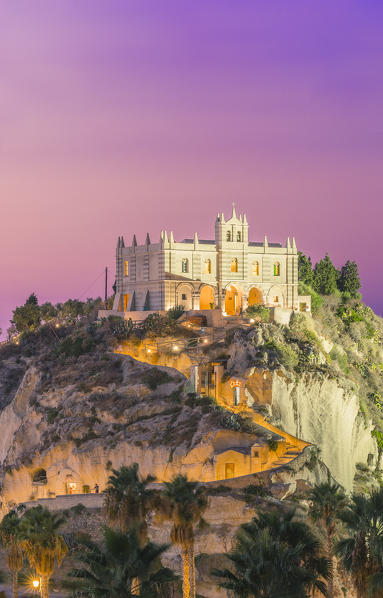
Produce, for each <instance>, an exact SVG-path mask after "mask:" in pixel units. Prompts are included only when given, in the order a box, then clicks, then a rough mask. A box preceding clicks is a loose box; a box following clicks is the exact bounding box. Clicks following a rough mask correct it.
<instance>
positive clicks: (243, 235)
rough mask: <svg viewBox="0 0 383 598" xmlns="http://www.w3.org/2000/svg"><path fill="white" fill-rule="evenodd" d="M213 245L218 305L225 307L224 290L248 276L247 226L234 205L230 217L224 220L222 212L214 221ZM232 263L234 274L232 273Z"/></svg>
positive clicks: (244, 216) (245, 220)
mask: <svg viewBox="0 0 383 598" xmlns="http://www.w3.org/2000/svg"><path fill="white" fill-rule="evenodd" d="M215 243H216V249H217V286H218V304H219V307H220V308H221V309H222V308H223V307H224V305H225V288H226V285H227V284H228V283H229V282H230V281H231V280H232V279H235V280H246V279H247V276H248V272H247V271H248V263H247V252H248V243H249V225H248V223H247V218H246V214H243V215H241V214H240V215H239V217H238V216H237V212H236V210H235V204H234V203H233V209H232V213H231V217H230V218H229V219H228V220H225V215H224V213H223V212H222V213H221V214H217V218H216V221H215ZM233 261H234V263H235V272H233V267H232V265H233Z"/></svg>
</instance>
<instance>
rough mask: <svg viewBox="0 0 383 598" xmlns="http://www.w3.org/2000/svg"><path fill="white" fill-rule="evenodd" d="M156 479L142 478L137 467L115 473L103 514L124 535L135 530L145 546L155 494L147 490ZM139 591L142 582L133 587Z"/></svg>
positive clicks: (141, 543)
mask: <svg viewBox="0 0 383 598" xmlns="http://www.w3.org/2000/svg"><path fill="white" fill-rule="evenodd" d="M154 480H155V478H154V477H153V476H151V475H149V476H146V478H140V476H139V473H138V463H133V465H131V466H130V467H126V466H122V467H121V468H120V469H119V470H116V469H112V474H111V475H110V476H109V480H108V485H107V487H106V490H105V499H104V513H105V516H106V519H107V521H108V522H109V523H110V524H112V525H113V524H114V525H116V526H117V528H118V529H119V530H121V531H123V532H126V531H127V530H128V529H131V528H134V529H135V530H136V532H137V537H138V541H139V542H140V545H141V546H144V545H145V543H146V542H147V540H148V527H147V521H146V519H147V516H148V514H149V513H150V511H152V509H153V506H154V503H155V498H156V493H155V491H154V490H151V489H150V488H148V485H149V484H150V483H152V482H154ZM133 586H134V587H136V588H137V591H136V593H137V594H138V592H139V590H138V588H139V587H140V583H139V580H136V581H135V582H134V584H133Z"/></svg>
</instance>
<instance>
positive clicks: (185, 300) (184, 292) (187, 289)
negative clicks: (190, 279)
mask: <svg viewBox="0 0 383 598" xmlns="http://www.w3.org/2000/svg"><path fill="white" fill-rule="evenodd" d="M176 298H177V305H183V306H184V309H185V311H190V310H191V309H193V287H192V286H191V285H190V284H186V283H182V284H180V285H179V286H178V287H177V294H176Z"/></svg>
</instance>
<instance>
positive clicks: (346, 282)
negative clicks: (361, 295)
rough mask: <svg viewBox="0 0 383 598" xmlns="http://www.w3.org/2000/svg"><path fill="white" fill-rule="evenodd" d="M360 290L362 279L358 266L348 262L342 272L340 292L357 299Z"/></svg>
mask: <svg viewBox="0 0 383 598" xmlns="http://www.w3.org/2000/svg"><path fill="white" fill-rule="evenodd" d="M359 289H360V278H359V271H358V264H357V263H356V262H351V261H350V260H347V262H346V263H345V265H344V266H342V269H341V272H340V277H339V290H340V291H342V292H343V293H350V295H351V297H356V296H357V293H358V290H359Z"/></svg>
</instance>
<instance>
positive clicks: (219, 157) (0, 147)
mask: <svg viewBox="0 0 383 598" xmlns="http://www.w3.org/2000/svg"><path fill="white" fill-rule="evenodd" d="M382 30H383V2H381V1H379V2H378V1H372V0H363V1H362V0H360V1H359V2H357V1H352V0H347V1H342V0H321V1H320V2H318V0H315V1H310V0H300V1H297V0H289V1H288V2H287V1H286V0H280V1H278V0H272V1H270V0H264V1H259V0H248V1H244V0H243V1H240V0H239V1H237V2H234V1H233V0H231V1H226V0H205V1H201V2H190V1H183V0H174V1H172V2H169V1H167V0H153V1H149V0H137V1H131V0H123V1H117V0H107V1H106V0H105V1H102V0H81V1H79V0H73V1H71V0H65V1H62V0H60V1H55V0H44V1H42V0H15V1H6V0H0V202H1V212H0V213H1V234H0V291H1V293H0V327H1V328H3V331H5V330H6V328H7V327H8V326H9V319H10V317H11V310H12V308H13V307H14V306H16V305H20V304H21V303H24V301H25V299H26V297H27V296H28V295H29V294H30V293H31V292H33V291H34V292H36V294H37V295H38V297H39V300H40V302H43V301H47V300H49V301H52V302H57V301H62V300H65V299H66V298H68V297H72V298H74V297H77V298H81V299H85V298H86V297H88V296H96V295H100V294H102V292H103V277H102V272H103V269H104V267H105V266H106V265H108V266H109V267H110V271H111V278H112V280H111V282H113V279H114V254H115V245H116V239H117V236H118V235H121V234H123V235H124V238H125V243H131V240H132V236H133V233H136V235H137V239H138V242H143V241H144V239H145V235H146V232H147V231H148V232H149V233H150V235H151V238H152V240H153V241H157V240H158V238H159V234H160V230H161V229H162V228H166V229H167V230H169V231H170V230H174V235H175V238H176V240H182V239H183V238H184V237H186V236H187V237H190V236H192V234H193V233H194V231H195V230H197V231H198V233H199V236H200V238H203V237H205V238H212V235H213V234H214V220H215V216H216V213H217V211H220V212H221V211H224V212H225V213H226V214H229V213H230V211H231V204H232V202H233V201H235V202H236V206H237V209H238V211H240V212H242V211H246V213H247V217H248V221H249V223H250V231H249V233H250V237H251V239H252V240H262V239H263V236H264V235H265V234H266V235H267V236H268V239H269V241H283V242H285V240H286V237H287V236H288V235H290V236H291V235H295V237H296V241H297V245H298V248H299V249H302V250H303V251H305V252H306V253H308V254H310V255H311V256H312V258H313V260H314V261H316V260H318V259H319V258H320V257H322V256H323V255H324V254H325V253H326V252H328V253H329V254H330V256H331V257H332V259H333V261H334V262H335V264H336V265H337V266H340V265H342V264H343V263H344V262H345V261H346V259H348V258H350V259H353V260H356V261H357V262H358V264H359V266H360V273H361V278H362V283H363V288H362V291H363V297H364V299H365V301H366V302H367V303H368V304H369V305H371V306H372V307H373V308H374V309H376V310H377V312H378V313H380V314H382V313H383V292H382V276H383V275H382V271H383V269H382V263H381V262H382V244H383V243H382V230H381V229H382V216H383V205H382V198H383V160H382V158H383V35H382ZM95 280H96V282H95V283H94V284H93V286H92V283H93V282H94V281H95Z"/></svg>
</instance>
